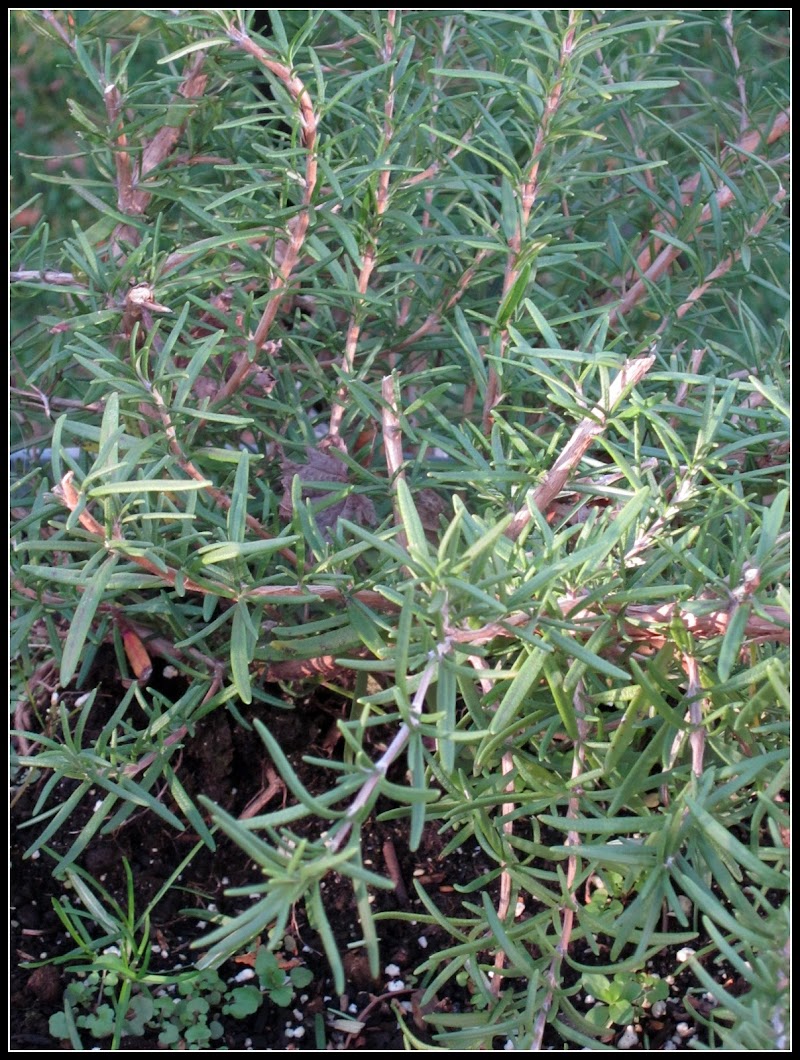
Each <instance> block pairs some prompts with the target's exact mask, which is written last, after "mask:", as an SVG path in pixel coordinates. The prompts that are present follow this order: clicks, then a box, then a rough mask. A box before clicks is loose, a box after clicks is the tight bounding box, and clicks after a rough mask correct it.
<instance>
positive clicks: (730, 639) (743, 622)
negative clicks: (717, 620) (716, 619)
mask: <svg viewBox="0 0 800 1060" xmlns="http://www.w3.org/2000/svg"><path fill="white" fill-rule="evenodd" d="M751 611H752V607H751V606H750V604H749V603H747V602H746V601H745V602H744V603H740V604H737V605H736V606H735V607H734V608H733V611H731V612H729V615H728V625H727V627H726V629H725V635H724V636H723V638H722V644H720V647H719V658H718V659H717V673H718V674H719V679H720V681H727V680H728V678H729V677H730V676H731V674H732V673H733V668H734V667H735V666H736V663H737V662H738V660H739V657H740V654H741V650H742V642H743V640H744V635H745V633H746V632H747V623H748V621H749V619H750V613H751Z"/></svg>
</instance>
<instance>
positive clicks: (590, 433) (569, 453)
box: [506, 353, 656, 541]
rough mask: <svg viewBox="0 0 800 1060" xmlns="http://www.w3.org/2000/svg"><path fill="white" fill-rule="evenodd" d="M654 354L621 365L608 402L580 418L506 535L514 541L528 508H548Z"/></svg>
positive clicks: (526, 519) (521, 527) (524, 525)
mask: <svg viewBox="0 0 800 1060" xmlns="http://www.w3.org/2000/svg"><path fill="white" fill-rule="evenodd" d="M655 358H656V355H655V353H648V354H646V355H645V356H643V357H635V358H633V359H632V360H630V361H626V362H625V364H624V365H623V366H622V368H620V370H619V372H618V373H617V375H616V377H615V379H614V381H613V382H612V383H611V386H610V387H609V388H608V402H607V405H606V406H605V407H601V406H600V405H597V406H595V408H594V409H592V412H591V413H590V415H588V416H586V417H585V418H584V419H582V420H581V422H580V423H579V424H578V426H577V427H576V428H575V430H574V431H573V433H572V436H571V437H570V439H569V441H568V442H567V444H566V445H565V446H564V448H563V449H562V450H561V452H560V453H559V455H558V457H557V458H556V461H555V463H554V464H553V466H552V467H551V468H550V470H549V471H548V472H547V474H546V475H545V476H544V478H543V479H542V481H541V482H540V483H539V485H538V486H537V487H536V489H534V490H532V491H531V493H530V494H529V496H528V498H527V504H526V505H525V506H524V507H523V508H521V509H520V510H519V511H518V512H517V513H516V515H515V516H514V518H513V520H512V522H511V523H510V525H509V527H508V529H507V530H506V536H507V537H510V538H511V539H512V541H516V539H517V538H518V537H519V535H520V534H521V533H522V531H523V530H524V529H525V527H526V526H527V525H528V523H529V522H530V520H531V509H533V508H535V509H536V510H537V511H540V512H546V511H547V509H548V508H549V506H550V504H551V503H552V501H553V500H554V499H555V498H556V496H557V495H558V494H559V493H560V492H561V490H563V489H564V487H565V486H566V484H567V480H568V479H569V476H570V474H571V473H572V472H573V471H574V470H575V468H576V467H577V466H578V464H579V463H580V461H581V459H582V457H583V456H584V454H585V453H586V451H587V450H588V449H589V447H590V446H591V444H592V442H593V441H594V440H595V438H597V437H598V435H600V434H602V433H603V431H604V430H605V428H606V424H607V423H608V419H609V417H610V416H611V414H612V413H613V411H614V409H615V408H616V406H617V405H618V404H619V402H620V401H621V400H622V398H623V397H624V396H625V394H626V393H627V392H628V391H629V390H630V389H631V388H632V387H634V386H636V384H637V383H639V382H640V381H641V380H642V379H643V378H644V376H645V375H646V374H647V373H648V372H649V371H650V368H651V367H652V365H653V362H654V361H655Z"/></svg>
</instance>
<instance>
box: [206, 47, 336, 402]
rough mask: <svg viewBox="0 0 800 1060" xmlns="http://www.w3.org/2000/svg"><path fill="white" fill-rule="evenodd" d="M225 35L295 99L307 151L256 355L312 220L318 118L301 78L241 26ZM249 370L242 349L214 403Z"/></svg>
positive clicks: (257, 338) (259, 330)
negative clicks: (295, 209)
mask: <svg viewBox="0 0 800 1060" xmlns="http://www.w3.org/2000/svg"><path fill="white" fill-rule="evenodd" d="M228 36H229V37H230V39H231V40H232V41H233V43H234V44H235V45H236V46H237V47H238V48H241V49H242V51H244V52H247V54H248V55H251V56H252V57H253V58H254V59H256V60H257V61H258V62H259V63H261V65H262V66H263V67H264V69H265V70H268V71H269V72H270V73H271V74H273V75H274V76H275V77H277V78H278V80H279V81H280V82H281V83H282V84H283V86H284V87H285V89H286V91H287V92H288V93H289V95H290V96H291V97H292V99H293V100H294V101H295V103H296V104H297V106H298V109H299V120H300V135H301V139H302V142H303V147H304V148H305V151H306V166H305V173H304V176H303V191H302V197H301V206H300V211H299V213H297V214H296V216H295V217H294V218H293V219H292V223H291V224H290V225H288V232H287V235H288V239H287V243H286V250H285V253H284V256H283V261H282V262H281V264H280V266H279V268H278V271H277V272H276V273H275V275H274V276H273V277H272V280H271V281H270V285H269V298H268V301H267V305H266V307H265V309H264V312H263V313H262V314H261V319H260V320H259V322H258V326H257V327H256V330H255V334H254V335H253V346H254V347H255V350H256V356H258V353H259V352H260V350H261V347H262V345H263V344H264V342H265V341H266V338H267V335H268V334H269V330H270V328H271V327H272V324H273V322H274V320H275V317H276V316H277V315H278V310H279V309H280V305H281V301H282V298H283V295H284V294H285V292H286V290H287V288H288V285H289V278H290V277H291V274H292V272H293V271H294V268H295V265H296V264H297V262H298V261H299V260H300V251H301V249H302V246H303V243H304V242H305V238H306V233H307V232H308V226H309V224H310V222H311V201H312V198H313V195H314V189H315V188H316V186H317V150H316V147H317V128H318V123H319V120H318V118H317V114H316V111H315V110H314V105H313V103H312V101H311V96H310V95H309V94H308V90H307V89H306V87H305V85H304V84H303V82H302V81H301V80H300V78H299V77H297V76H296V75H295V74H293V73H292V71H291V70H290V69H289V67H288V66H285V65H284V64H283V63H279V62H278V61H277V60H275V59H272V58H270V56H269V55H268V54H267V52H266V51H264V49H263V48H261V47H259V45H258V44H256V43H255V41H254V40H252V38H251V37H250V36H248V34H247V33H246V32H245V30H244V28H243V27H233V28H231V29H230V30H229V31H228ZM251 370H252V363H251V361H250V360H249V358H248V355H247V351H246V350H245V351H244V352H243V353H242V355H241V357H240V358H239V361H238V363H237V365H236V367H235V368H234V371H233V373H232V375H231V376H230V378H229V379H228V380H227V382H226V383H225V385H224V386H223V387H222V389H221V390H220V392H219V394H218V395H217V398H216V400H215V404H223V403H224V402H225V401H227V400H228V399H229V398H230V396H231V394H234V393H235V392H236V391H237V390H238V389H239V387H240V386H241V384H242V383H243V382H244V380H245V378H246V376H247V375H248V373H249V372H250V371H251Z"/></svg>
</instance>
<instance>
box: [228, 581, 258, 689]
mask: <svg viewBox="0 0 800 1060" xmlns="http://www.w3.org/2000/svg"><path fill="white" fill-rule="evenodd" d="M250 626H251V623H250V616H249V614H248V612H247V604H246V603H245V602H244V600H237V601H236V604H235V605H234V611H233V623H232V626H231V676H232V678H233V685H234V688H235V689H236V693H237V695H238V696H239V699H241V701H242V702H243V703H252V701H253V693H252V690H251V688H250V663H251V661H252V658H253V652H254V651H255V644H254V643H252V638H251V635H250Z"/></svg>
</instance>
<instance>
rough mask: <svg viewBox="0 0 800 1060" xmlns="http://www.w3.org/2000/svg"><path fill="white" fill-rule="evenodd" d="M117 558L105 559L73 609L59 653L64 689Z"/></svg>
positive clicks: (73, 669) (60, 680) (72, 673)
mask: <svg viewBox="0 0 800 1060" xmlns="http://www.w3.org/2000/svg"><path fill="white" fill-rule="evenodd" d="M117 558H118V557H117V556H108V557H106V559H105V560H104V561H103V563H102V564H101V566H100V567H99V568H98V570H97V571H95V573H94V576H93V577H92V579H91V581H89V582H88V583H87V584H86V587H85V588H84V590H83V595H82V596H81V598H80V601H79V602H78V606H77V608H76V609H75V616H74V617H73V619H72V622H71V623H70V627H69V631H68V633H67V638H66V640H65V641H64V650H63V651H62V653H61V671H60V674H59V682H60V684H61V687H62V688H65V687H66V686H67V685H68V684H69V683H70V681H71V680H72V678H73V676H74V674H75V670H76V669H77V667H78V663H79V661H80V657H81V652H82V651H83V645H84V644H85V643H86V638H87V637H88V635H89V629H90V628H91V625H92V621H93V619H94V616H95V613H96V612H97V608H98V606H99V605H100V601H101V600H102V599H103V595H104V593H105V591H106V586H107V585H108V581H109V579H110V577H111V575H112V574H113V573H114V568H115V567H116V565H117Z"/></svg>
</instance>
